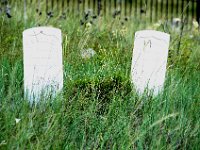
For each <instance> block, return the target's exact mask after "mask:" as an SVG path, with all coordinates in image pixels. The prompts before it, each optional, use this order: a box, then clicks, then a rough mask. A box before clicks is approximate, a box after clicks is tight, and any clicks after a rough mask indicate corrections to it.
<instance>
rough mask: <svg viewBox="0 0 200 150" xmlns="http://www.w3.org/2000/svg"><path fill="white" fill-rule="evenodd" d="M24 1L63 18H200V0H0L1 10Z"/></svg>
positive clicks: (8, 10) (40, 11)
mask: <svg viewBox="0 0 200 150" xmlns="http://www.w3.org/2000/svg"><path fill="white" fill-rule="evenodd" d="M14 5H23V8H24V13H26V10H27V9H33V11H32V12H36V13H38V14H40V15H41V14H46V15H47V16H48V17H54V16H55V14H57V15H58V14H59V15H62V16H63V18H65V17H67V16H68V15H70V14H77V15H87V12H89V11H91V12H92V13H93V15H94V16H96V17H97V16H105V17H106V16H112V17H113V18H115V17H117V16H121V17H125V18H126V17H129V18H135V19H140V18H141V17H144V16H145V19H146V20H149V21H150V22H153V21H157V20H159V19H165V20H172V19H173V18H182V19H183V18H184V19H185V20H186V22H191V21H192V20H194V19H196V20H197V21H198V22H199V21H200V0H1V5H0V8H1V12H5V13H6V14H7V16H8V17H11V16H12V13H14V12H12V6H14Z"/></svg>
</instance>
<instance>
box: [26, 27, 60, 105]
mask: <svg viewBox="0 0 200 150" xmlns="http://www.w3.org/2000/svg"><path fill="white" fill-rule="evenodd" d="M23 52H24V53H23V57H24V90H25V96H26V98H28V100H29V101H30V103H33V102H36V103H37V102H39V100H40V99H49V98H52V97H55V96H56V95H57V94H58V93H60V92H61V90H62V88H63V65H62V61H63V60H62V37H61V30H60V29H56V28H51V27H37V28H31V29H27V30H25V31H24V32H23Z"/></svg>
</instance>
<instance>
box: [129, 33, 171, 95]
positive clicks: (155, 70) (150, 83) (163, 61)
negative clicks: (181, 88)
mask: <svg viewBox="0 0 200 150" xmlns="http://www.w3.org/2000/svg"><path fill="white" fill-rule="evenodd" d="M169 42H170V35H169V34H166V33H163V32H159V31H153V30H143V31H138V32H136V33H135V41H134V50H133V57H132V66H131V78H132V82H133V84H134V86H135V88H136V90H137V91H138V92H139V94H142V93H144V91H145V89H147V90H150V91H153V95H154V96H155V95H157V94H158V93H159V92H160V91H162V89H163V86H164V81H165V73H166V66H167V58H168V48H169Z"/></svg>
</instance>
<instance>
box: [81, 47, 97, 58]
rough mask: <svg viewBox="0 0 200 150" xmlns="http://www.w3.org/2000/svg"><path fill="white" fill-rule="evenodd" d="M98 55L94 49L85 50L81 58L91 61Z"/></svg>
mask: <svg viewBox="0 0 200 150" xmlns="http://www.w3.org/2000/svg"><path fill="white" fill-rule="evenodd" d="M94 55H96V52H95V51H94V50H93V49H92V48H88V49H84V50H82V51H81V57H82V58H84V59H89V58H91V57H93V56H94Z"/></svg>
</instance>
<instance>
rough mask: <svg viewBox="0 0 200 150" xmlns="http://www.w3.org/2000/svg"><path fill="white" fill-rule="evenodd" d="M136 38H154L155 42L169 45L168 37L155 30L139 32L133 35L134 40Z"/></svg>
mask: <svg viewBox="0 0 200 150" xmlns="http://www.w3.org/2000/svg"><path fill="white" fill-rule="evenodd" d="M137 38H154V39H157V40H162V41H164V42H165V43H166V44H169V40H170V35H169V34H167V33H164V32H160V31H155V30H141V31H137V32H136V33H135V39H137Z"/></svg>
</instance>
